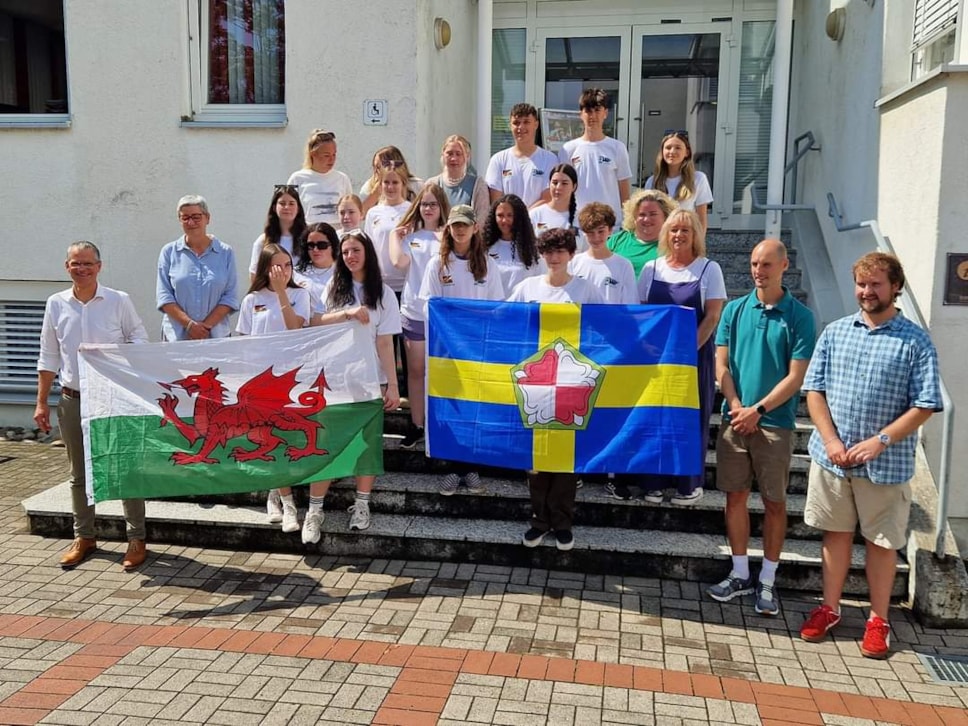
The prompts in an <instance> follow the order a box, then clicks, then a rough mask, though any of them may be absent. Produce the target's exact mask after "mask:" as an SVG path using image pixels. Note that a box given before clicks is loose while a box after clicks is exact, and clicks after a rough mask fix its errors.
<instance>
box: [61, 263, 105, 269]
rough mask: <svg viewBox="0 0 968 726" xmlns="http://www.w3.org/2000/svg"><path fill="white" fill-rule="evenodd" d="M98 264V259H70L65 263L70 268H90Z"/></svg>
mask: <svg viewBox="0 0 968 726" xmlns="http://www.w3.org/2000/svg"><path fill="white" fill-rule="evenodd" d="M100 264H101V262H100V261H98V262H73V261H71V262H68V263H67V266H68V267H70V268H71V269H72V270H91V269H93V268H95V267H97V266H98V265H100Z"/></svg>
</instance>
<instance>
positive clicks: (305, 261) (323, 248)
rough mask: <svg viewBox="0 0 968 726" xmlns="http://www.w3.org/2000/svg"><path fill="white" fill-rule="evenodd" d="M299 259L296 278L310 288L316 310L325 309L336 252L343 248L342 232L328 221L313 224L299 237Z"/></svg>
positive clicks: (294, 277)
mask: <svg viewBox="0 0 968 726" xmlns="http://www.w3.org/2000/svg"><path fill="white" fill-rule="evenodd" d="M296 249H297V250H298V252H297V255H298V259H297V261H296V271H295V272H294V273H293V279H294V280H295V281H296V283H297V284H298V285H299V286H300V287H304V288H306V289H307V290H309V302H310V308H311V310H312V312H313V313H321V312H323V309H324V308H323V300H322V298H323V290H324V289H325V288H326V283H328V282H329V281H330V279H331V278H332V277H333V269H334V265H335V259H334V255H335V254H336V250H337V249H339V235H337V234H336V230H335V229H333V226H332V225H330V224H327V223H326V222H318V223H316V224H311V225H309V226H308V227H307V228H306V231H305V232H304V233H303V235H302V237H300V238H299V239H298V240H297V241H296Z"/></svg>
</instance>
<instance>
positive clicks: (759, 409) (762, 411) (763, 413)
mask: <svg viewBox="0 0 968 726" xmlns="http://www.w3.org/2000/svg"><path fill="white" fill-rule="evenodd" d="M756 412H757V413H758V414H759V415H760V416H766V413H767V411H766V406H764V405H763V404H762V403H761V404H760V405H759V406H757V407H756Z"/></svg>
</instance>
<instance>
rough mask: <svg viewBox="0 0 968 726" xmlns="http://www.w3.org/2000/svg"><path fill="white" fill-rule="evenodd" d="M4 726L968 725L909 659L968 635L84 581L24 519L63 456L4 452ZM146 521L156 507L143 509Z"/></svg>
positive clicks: (337, 569) (684, 591) (197, 582)
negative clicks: (812, 639) (879, 648)
mask: <svg viewBox="0 0 968 726" xmlns="http://www.w3.org/2000/svg"><path fill="white" fill-rule="evenodd" d="M7 456H9V457H12V458H11V459H10V460H8V461H4V463H0V527H2V528H3V535H4V536H3V538H2V539H0V723H3V724H8V723H9V724H19V723H31V724H32V723H50V724H89V723H96V724H140V723H144V724H148V723H150V724H153V725H154V724H165V723H172V724H175V723H206V724H232V725H233V726H239V725H241V724H248V723H254V724H277V723H278V724H288V723H292V724H300V723H307V724H312V723H339V724H349V723H362V724H368V723H374V724H394V723H400V724H414V725H418V724H424V723H427V724H432V723H440V724H464V723H478V724H518V723H520V724H529V726H530V725H531V724H537V723H545V722H547V723H554V724H555V725H556V726H563V725H565V724H577V725H579V726H585V724H598V723H602V724H670V725H671V724H676V725H679V724H707V723H708V724H724V723H737V724H759V723H762V724H783V723H788V724H792V723H795V724H801V725H803V724H842V725H844V726H854V725H861V724H865V725H871V724H917V726H928V725H929V724H968V715H966V709H968V688H965V687H950V686H944V685H938V684H934V683H933V682H932V681H931V679H930V677H929V675H928V674H927V672H926V671H925V669H924V668H923V667H922V665H921V663H920V661H919V660H918V658H917V656H916V655H915V653H916V652H924V653H935V654H946V653H950V654H960V655H964V654H966V653H968V633H965V632H963V631H953V630H952V631H945V630H932V629H928V628H924V627H922V626H920V625H919V624H918V623H917V622H916V621H915V620H914V619H913V618H912V617H911V615H910V613H908V612H907V611H906V610H904V609H901V608H895V609H894V610H893V611H892V613H891V617H892V623H893V625H894V630H893V643H892V645H893V649H894V652H893V653H892V655H891V657H890V658H889V659H888V660H886V661H872V660H869V659H865V658H862V657H861V655H860V651H859V649H858V643H859V640H860V637H861V636H862V632H863V619H864V613H865V610H864V609H863V607H862V605H863V604H862V603H856V604H853V605H852V606H848V607H845V609H844V621H843V623H842V624H841V626H840V627H839V628H838V630H837V632H836V634H835V635H834V636H833V637H832V638H831V639H829V640H828V641H827V642H825V643H821V644H809V643H804V642H802V641H801V640H800V639H799V637H798V631H799V627H800V623H801V622H802V621H803V617H804V614H805V612H807V611H808V610H809V609H810V608H812V607H813V606H814V605H815V604H816V600H815V598H811V597H808V596H797V595H795V594H785V595H786V596H785V597H784V599H783V602H782V604H783V612H782V614H781V616H780V617H779V618H777V619H772V620H769V619H765V618H762V617H760V616H757V615H755V614H754V613H753V612H752V608H751V606H750V603H749V602H745V603H728V604H720V603H716V602H712V601H709V600H708V599H703V598H702V597H701V589H700V585H698V584H697V583H690V582H676V581H671V580H654V579H643V578H635V577H603V576H600V575H583V574H576V573H570V572H558V571H548V570H536V569H525V568H509V567H491V566H486V565H471V564H447V563H443V564H441V563H433V562H404V561H395V560H362V559H361V560H351V559H347V558H334V557H326V556H319V555H316V554H312V555H306V556H296V555H284V554H269V553H249V552H231V551H219V550H202V549H191V548H184V547H171V546H165V545H158V544H153V543H149V550H150V555H149V560H148V562H147V563H146V565H145V566H144V567H142V568H141V569H140V570H139V571H138V572H136V573H131V574H126V573H123V572H122V571H121V569H120V565H119V563H120V560H121V556H122V554H123V551H124V545H123V543H120V542H105V541H101V542H99V548H100V549H99V552H98V553H97V554H96V555H95V556H94V557H92V558H91V559H90V560H88V561H87V562H85V563H83V564H82V565H81V566H80V567H78V568H77V569H75V570H73V571H71V572H64V571H62V570H61V569H60V568H59V567H58V566H57V557H58V555H59V554H60V552H61V551H62V550H63V549H64V548H65V546H66V544H67V543H66V542H65V541H64V540H54V539H46V538H42V537H37V536H33V535H30V534H28V533H27V524H26V519H25V517H24V515H23V510H22V508H21V506H20V502H21V501H22V500H23V499H24V498H26V497H27V496H30V495H32V494H34V493H36V492H38V491H41V490H43V489H45V488H47V487H49V486H51V485H53V484H55V483H57V482H60V481H63V479H64V478H66V461H65V458H64V455H63V451H62V450H60V449H56V448H51V447H48V446H44V445H39V444H27V443H22V444H12V443H0V457H7ZM149 515H150V504H149Z"/></svg>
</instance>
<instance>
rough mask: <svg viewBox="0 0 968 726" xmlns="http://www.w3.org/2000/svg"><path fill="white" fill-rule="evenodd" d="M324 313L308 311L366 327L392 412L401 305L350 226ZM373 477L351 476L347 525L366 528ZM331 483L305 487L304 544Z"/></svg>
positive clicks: (316, 535) (318, 319)
mask: <svg viewBox="0 0 968 726" xmlns="http://www.w3.org/2000/svg"><path fill="white" fill-rule="evenodd" d="M323 301H324V304H325V308H326V311H325V312H324V313H322V314H316V315H313V319H312V324H313V325H334V324H338V323H348V322H352V321H356V322H357V323H359V324H362V325H365V326H366V327H367V329H368V330H369V331H370V333H371V335H372V339H373V344H374V345H375V346H376V352H377V358H378V359H379V365H380V378H381V383H382V384H383V387H384V388H383V408H384V410H386V411H392V410H393V409H395V408H396V407H397V405H398V404H399V403H400V392H399V390H398V388H397V372H396V367H395V366H394V362H393V336H394V335H395V334H399V333H400V308H399V307H398V306H397V298H396V297H395V296H394V294H393V291H392V290H391V289H390V288H389V287H387V286H386V285H385V284H384V283H383V276H382V275H381V274H380V264H379V262H378V261H377V256H376V250H375V249H374V248H373V242H372V241H371V240H370V238H369V237H367V236H366V234H364V233H363V232H361V231H359V230H355V231H353V232H349V233H347V234H345V235H343V236H342V238H341V239H340V243H339V253H338V254H337V256H336V269H335V271H334V272H333V279H332V280H330V281H329V284H328V285H327V286H326V290H325V292H324V295H323ZM375 481H376V477H375V476H372V475H358V476H357V477H356V501H355V502H354V503H353V505H352V506H350V514H351V516H350V529H351V530H364V529H368V528H369V526H370V492H371V491H373V483H374V482H375ZM330 484H332V481H315V482H312V483H311V484H310V485H309V511H308V512H307V513H306V518H305V520H304V521H303V528H302V541H303V544H316V543H317V542H319V539H320V536H321V530H320V528H321V526H322V524H323V518H324V515H323V500H324V499H325V497H326V494H327V492H328V491H329V486H330Z"/></svg>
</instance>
